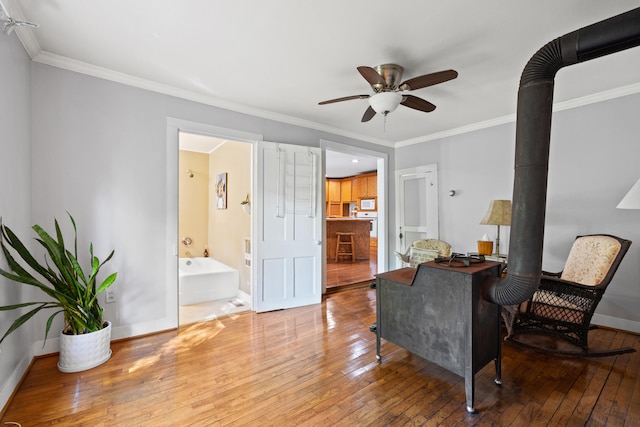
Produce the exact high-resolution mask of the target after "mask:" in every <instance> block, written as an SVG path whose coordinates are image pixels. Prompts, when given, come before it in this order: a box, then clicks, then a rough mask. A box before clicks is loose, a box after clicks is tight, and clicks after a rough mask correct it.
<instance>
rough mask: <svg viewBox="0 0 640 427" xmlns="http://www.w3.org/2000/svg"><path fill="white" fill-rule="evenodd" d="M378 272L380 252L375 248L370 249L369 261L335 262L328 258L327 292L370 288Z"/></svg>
mask: <svg viewBox="0 0 640 427" xmlns="http://www.w3.org/2000/svg"><path fill="white" fill-rule="evenodd" d="M377 272H378V251H377V248H376V247H374V246H372V247H370V248H369V259H368V260H361V261H355V262H351V261H345V260H340V261H339V262H335V259H333V258H328V259H327V292H329V293H331V292H335V291H338V290H344V289H351V288H354V287H363V286H368V285H369V283H371V282H373V281H374V278H375V275H376V273H377Z"/></svg>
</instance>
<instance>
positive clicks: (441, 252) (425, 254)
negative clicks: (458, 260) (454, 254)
mask: <svg viewBox="0 0 640 427" xmlns="http://www.w3.org/2000/svg"><path fill="white" fill-rule="evenodd" d="M409 249H410V255H409V259H410V261H409V264H410V266H411V267H415V266H416V265H418V264H421V263H423V262H427V261H431V260H434V259H436V258H437V257H448V256H450V255H451V245H450V244H449V243H447V242H445V241H444V240H438V239H423V240H416V241H415V242H413V243H412V244H411V247H410V248H409Z"/></svg>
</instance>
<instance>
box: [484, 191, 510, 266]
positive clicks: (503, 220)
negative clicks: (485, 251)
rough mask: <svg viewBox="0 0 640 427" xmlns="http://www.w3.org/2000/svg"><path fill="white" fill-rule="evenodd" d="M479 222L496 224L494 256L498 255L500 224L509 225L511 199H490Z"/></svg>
mask: <svg viewBox="0 0 640 427" xmlns="http://www.w3.org/2000/svg"><path fill="white" fill-rule="evenodd" d="M480 224H485V225H497V226H498V234H497V235H496V253H495V255H496V256H500V226H501V225H511V200H492V201H491V203H490V204H489V210H487V213H486V214H485V215H484V218H482V221H480Z"/></svg>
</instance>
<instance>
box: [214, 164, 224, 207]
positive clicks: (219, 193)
mask: <svg viewBox="0 0 640 427" xmlns="http://www.w3.org/2000/svg"><path fill="white" fill-rule="evenodd" d="M216 207H217V208H218V209H227V173H226V172H224V173H221V174H218V175H217V176H216Z"/></svg>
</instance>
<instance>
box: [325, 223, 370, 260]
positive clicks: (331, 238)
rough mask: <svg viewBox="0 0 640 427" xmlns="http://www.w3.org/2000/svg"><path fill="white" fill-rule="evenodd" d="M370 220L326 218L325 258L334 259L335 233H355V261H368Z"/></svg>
mask: <svg viewBox="0 0 640 427" xmlns="http://www.w3.org/2000/svg"><path fill="white" fill-rule="evenodd" d="M370 223H371V220H370V219H368V218H351V217H341V218H327V258H328V259H330V260H334V259H335V258H336V243H337V237H336V233H337V232H341V233H355V245H354V246H355V247H354V251H355V256H356V259H357V260H367V259H369V244H370V243H369V237H370V235H371V232H370Z"/></svg>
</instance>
